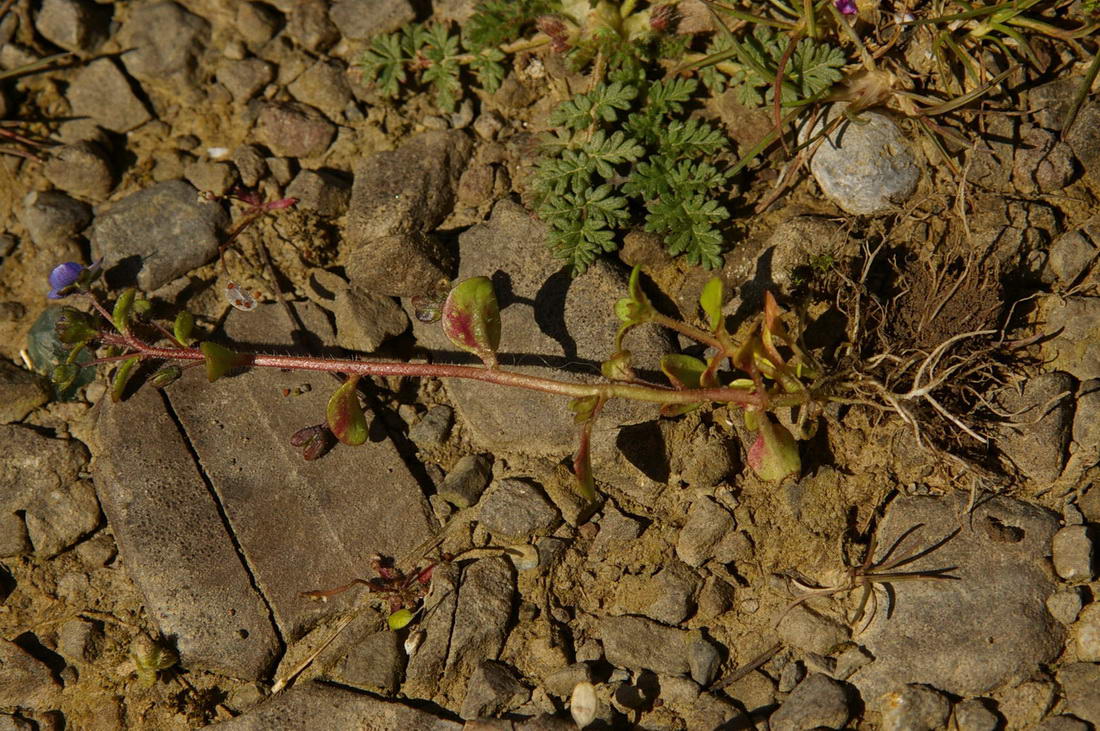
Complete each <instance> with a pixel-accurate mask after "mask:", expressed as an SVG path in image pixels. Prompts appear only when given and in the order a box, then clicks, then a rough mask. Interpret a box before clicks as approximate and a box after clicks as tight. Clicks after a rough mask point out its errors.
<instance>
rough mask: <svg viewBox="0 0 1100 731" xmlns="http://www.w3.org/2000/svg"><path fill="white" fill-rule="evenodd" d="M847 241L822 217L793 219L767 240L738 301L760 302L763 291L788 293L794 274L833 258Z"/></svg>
mask: <svg viewBox="0 0 1100 731" xmlns="http://www.w3.org/2000/svg"><path fill="white" fill-rule="evenodd" d="M846 238H847V233H846V232H845V230H844V227H843V226H840V225H838V224H837V223H836V222H835V221H833V220H831V219H829V218H826V217H824V216H794V217H792V218H789V219H787V220H786V221H783V222H782V223H780V224H779V225H778V226H776V227H775V230H774V231H772V233H771V235H770V236H769V237H768V241H767V243H766V244H765V245H764V251H763V252H762V253H761V254H760V256H759V257H757V260H756V263H755V269H754V271H753V273H752V274H751V275H750V276H749V278H748V281H746V282H745V284H744V286H743V287H742V288H741V289H742V293H743V294H742V299H745V300H749V301H753V302H761V303H762V302H763V291H760V290H764V289H767V290H770V291H772V292H773V293H781V294H785V295H789V294H791V292H792V291H793V290H794V285H795V282H796V280H797V277H798V275H800V274H802V273H803V272H805V271H806V270H807V268H808V267H811V266H812V265H813V264H814V262H815V261H817V260H819V259H820V258H821V257H830V256H832V257H836V256H838V255H839V252H840V250H841V247H842V246H843V245H844V242H845V240H846Z"/></svg>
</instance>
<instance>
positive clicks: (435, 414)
mask: <svg viewBox="0 0 1100 731" xmlns="http://www.w3.org/2000/svg"><path fill="white" fill-rule="evenodd" d="M454 420H455V412H454V409H452V408H451V407H450V406H447V405H446V404H436V405H435V406H432V407H431V408H430V409H428V412H427V413H426V414H424V416H422V417H421V418H420V421H418V422H416V423H415V424H413V425H412V427H410V428H409V439H410V440H411V441H412V443H413V444H415V445H416V446H417V447H419V448H420V449H426V450H429V451H430V450H432V449H435V448H436V447H440V446H442V445H443V443H444V442H446V441H447V437H448V436H449V435H450V433H451V425H452V424H454Z"/></svg>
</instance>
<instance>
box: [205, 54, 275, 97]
mask: <svg viewBox="0 0 1100 731" xmlns="http://www.w3.org/2000/svg"><path fill="white" fill-rule="evenodd" d="M216 76H217V79H218V83H220V84H221V85H222V86H224V87H225V88H226V89H228V90H229V93H230V94H232V95H233V99H234V100H235V101H238V102H246V101H248V100H249V99H251V98H252V97H254V96H255V95H256V94H257V93H258V92H259V91H260V90H261V89H263V88H264V87H265V86H267V85H268V84H270V83H271V82H272V80H273V79H274V78H275V67H274V66H272V65H271V64H269V63H268V62H267V61H264V60H263V59H259V58H245V59H242V60H240V61H225V62H224V63H222V65H221V66H219V67H218V71H217V75H216Z"/></svg>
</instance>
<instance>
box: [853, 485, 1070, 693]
mask: <svg viewBox="0 0 1100 731" xmlns="http://www.w3.org/2000/svg"><path fill="white" fill-rule="evenodd" d="M967 501H968V496H967V495H966V494H963V493H956V494H953V495H951V496H948V497H946V498H935V497H902V498H898V499H897V500H895V501H894V502H893V503H891V505H890V508H889V511H888V512H887V514H886V517H885V519H884V520H883V522H882V524H881V525H880V527H879V530H878V558H881V556H882V555H883V553H884V552H885V551H887V550H889V548H890V547H891V546H892V545H893V543H894V542H895V541H896V540H897V538H898V537H899V536H900V535H901V534H902V533H903V532H904V531H905V530H908V529H909V528H911V527H912V526H914V525H917V524H923V526H924V527H923V528H921V529H920V530H919V531H917V532H916V533H915V534H913V535H910V537H909V538H908V539H907V540H906V542H905V544H904V545H903V546H901V547H900V548H899V550H900V551H904V552H905V553H911V552H913V551H918V550H922V549H927V548H929V547H931V546H933V545H934V544H935V543H936V542H937V541H939V540H941V539H943V538H944V537H945V536H948V535H949V534H950V533H951V532H952V531H954V530H955V529H956V528H957V527H958V526H959V525H960V523H961V524H962V529H961V530H960V532H959V533H958V534H957V535H956V536H955V537H954V538H952V539H951V540H949V541H947V542H946V543H944V544H943V545H941V546H939V547H938V548H936V550H934V551H931V552H930V553H928V554H927V555H925V556H923V557H922V558H921V559H919V560H917V561H914V562H912V563H910V564H907V565H906V570H907V571H920V570H922V569H923V570H931V569H942V568H951V569H952V570H951V571H950V573H951V574H952V575H954V576H958V577H959V580H957V581H952V580H931V579H929V580H923V581H921V580H913V581H900V582H897V583H895V584H893V589H894V593H895V596H896V602H894V604H893V612H892V616H890V617H887V612H886V607H885V605H884V604H883V602H882V599H881V596H880V601H879V607H878V611H877V612H876V613H875V616H874V619H873V621H872V622H871V624H870V626H869V627H868V628H867V630H866V631H865V632H864V633H863V634H861V635H860V643H861V644H862V645H864V646H865V647H867V649H868V650H869V651H870V652H871V654H872V655H874V657H875V661H874V662H872V663H870V664H869V665H866V666H864V667H863V668H860V670H859V671H857V672H856V673H855V674H854V675H853V676H852V677H851V679H850V680H851V682H852V683H853V684H854V685H856V686H857V687H858V688H859V689H860V692H861V694H862V696H863V699H864V700H865V701H866V702H867V703H869V704H870V703H874V702H875V700H876V699H878V698H880V697H881V696H882V695H883V694H884V693H886V692H887V691H890V690H896V689H899V688H901V687H903V686H905V685H907V684H922V683H923V684H927V685H931V686H933V687H935V688H938V689H940V690H942V691H945V692H948V693H953V694H956V695H960V696H975V695H983V694H985V693H987V692H989V691H991V690H993V689H996V688H1001V687H1005V686H1011V685H1015V684H1017V683H1019V682H1021V681H1023V680H1025V679H1026V678H1028V677H1030V676H1032V675H1033V674H1034V673H1035V672H1036V670H1037V669H1038V668H1039V667H1040V666H1041V665H1043V664H1044V663H1047V662H1051V661H1052V660H1053V659H1054V658H1055V657H1057V656H1058V654H1059V653H1060V652H1061V651H1062V641H1063V637H1064V635H1065V630H1064V628H1063V627H1062V626H1061V625H1059V624H1058V623H1057V622H1056V621H1055V620H1054V618H1053V617H1051V616H1050V614H1049V613H1048V612H1047V611H1046V607H1045V601H1046V598H1047V597H1048V596H1050V594H1051V593H1053V592H1054V590H1055V589H1056V588H1057V586H1056V584H1055V583H1054V581H1053V579H1052V577H1051V575H1050V574H1051V572H1050V570H1049V564H1048V562H1047V555H1048V554H1049V550H1050V549H1049V546H1050V540H1051V538H1052V537H1053V535H1054V533H1055V531H1057V530H1058V518H1057V516H1056V515H1054V514H1053V513H1051V512H1050V511H1048V510H1045V509H1043V508H1039V507H1035V506H1032V505H1029V504H1027V503H1023V502H1020V501H1017V500H1013V499H1011V498H1006V497H1001V496H995V497H990V498H988V499H984V498H983V500H981V501H979V502H978V505H977V506H976V507H975V508H974V510H973V511H972V513H971V514H970V515H969V516H968V515H967V514H966V506H967Z"/></svg>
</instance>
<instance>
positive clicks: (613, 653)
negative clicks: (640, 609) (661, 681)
mask: <svg viewBox="0 0 1100 731" xmlns="http://www.w3.org/2000/svg"><path fill="white" fill-rule="evenodd" d="M598 631H599V636H600V639H601V640H602V641H603V648H604V655H605V656H606V657H607V661H608V662H609V663H611V664H612V665H615V666H616V667H621V668H627V669H630V670H652V671H653V672H655V673H663V674H667V675H688V674H689V673H691V658H692V655H693V654H695V653H702V652H705V650H702V649H696V648H694V647H693V646H694V645H696V644H710V643H709V642H708V641H707V640H706V639H705V638H704V637H703V636H702V635H701V633H699V632H690V631H688V630H682V629H674V628H672V627H665V626H663V625H661V624H658V623H657V622H654V621H653V620H651V619H645V618H643V617H604V618H603V619H601V620H600V624H599V628H598ZM692 679H693V680H695V681H696V682H699V681H698V679H697V678H694V677H693V678H692Z"/></svg>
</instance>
